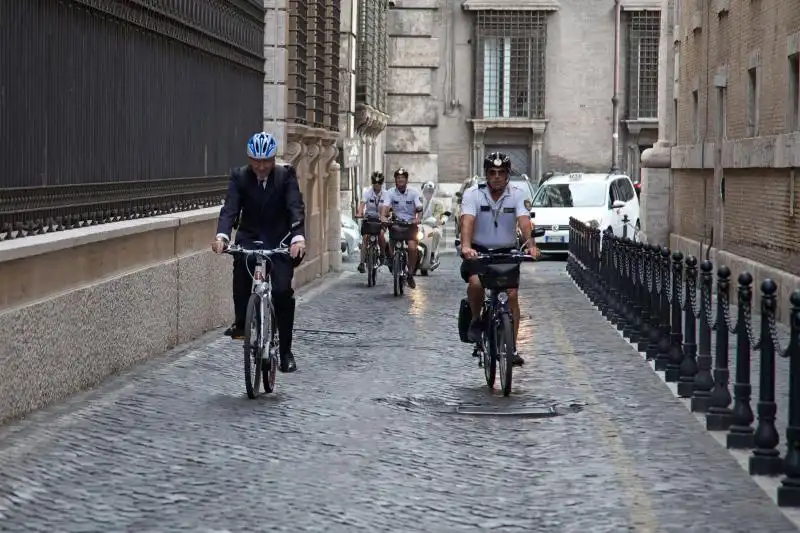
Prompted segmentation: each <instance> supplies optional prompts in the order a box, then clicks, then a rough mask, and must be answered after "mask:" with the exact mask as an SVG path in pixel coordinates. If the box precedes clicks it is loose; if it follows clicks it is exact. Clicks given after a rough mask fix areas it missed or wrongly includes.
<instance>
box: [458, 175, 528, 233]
mask: <svg viewBox="0 0 800 533" xmlns="http://www.w3.org/2000/svg"><path fill="white" fill-rule="evenodd" d="M461 215H462V216H463V215H472V216H474V217H475V226H474V229H473V234H472V244H477V245H478V246H483V247H485V248H490V249H493V248H513V247H514V246H515V245H516V242H517V218H518V217H521V216H530V211H528V208H527V207H525V193H524V192H523V191H522V190H521V189H518V188H516V187H513V186H511V185H508V186H507V187H506V190H505V191H503V195H502V196H501V197H500V198H499V199H498V200H497V201H496V202H495V201H494V200H492V195H491V192H490V191H489V187H487V186H486V184H480V185H474V186H472V187H470V188H469V189H467V190H466V191H464V196H463V198H462V202H461Z"/></svg>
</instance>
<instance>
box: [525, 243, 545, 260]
mask: <svg viewBox="0 0 800 533" xmlns="http://www.w3.org/2000/svg"><path fill="white" fill-rule="evenodd" d="M528 255H529V256H531V257H533V258H534V259H539V257H541V255H542V252H541V251H539V247H538V246H536V241H534V240H533V239H531V242H530V243H528Z"/></svg>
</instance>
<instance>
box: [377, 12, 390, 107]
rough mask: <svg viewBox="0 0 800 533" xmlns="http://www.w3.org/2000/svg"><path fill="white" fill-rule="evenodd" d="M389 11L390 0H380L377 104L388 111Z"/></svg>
mask: <svg viewBox="0 0 800 533" xmlns="http://www.w3.org/2000/svg"><path fill="white" fill-rule="evenodd" d="M388 12H389V0H380V18H379V27H378V30H377V32H376V37H377V43H376V44H377V48H378V54H377V66H378V72H377V75H376V78H377V87H376V92H377V94H376V98H375V104H376V107H377V108H378V110H380V111H384V112H385V111H386V91H387V83H388V79H389V29H388V27H387V18H388Z"/></svg>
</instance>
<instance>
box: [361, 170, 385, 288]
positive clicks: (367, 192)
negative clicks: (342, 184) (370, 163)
mask: <svg viewBox="0 0 800 533" xmlns="http://www.w3.org/2000/svg"><path fill="white" fill-rule="evenodd" d="M370 181H372V187H368V188H366V189H364V193H363V195H362V197H361V202H360V203H359V204H358V212H357V213H356V218H367V219H375V220H380V218H381V207H382V206H383V197H384V196H386V191H385V190H383V182H384V177H383V172H381V171H380V170H376V171H375V172H373V173H372V176H371V177H370ZM365 222H367V221H362V222H361V262H360V263H359V264H358V271H359V272H361V273H362V274H363V273H364V272H366V269H365V268H364V259H365V258H366V254H367V232H366V231H365V227H364V223H365ZM367 224H369V223H368V222H367ZM378 242H379V243H380V247H381V261H383V260H384V252H385V251H386V239H385V238H384V232H383V229H381V232H380V233H378Z"/></svg>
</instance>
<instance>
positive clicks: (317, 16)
mask: <svg viewBox="0 0 800 533" xmlns="http://www.w3.org/2000/svg"><path fill="white" fill-rule="evenodd" d="M325 4H326V0H310V1H309V2H308V30H309V31H308V66H307V70H306V122H307V124H308V125H309V126H312V127H315V128H322V127H324V125H325V124H324V121H325V119H324V114H325V104H324V95H325Z"/></svg>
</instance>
